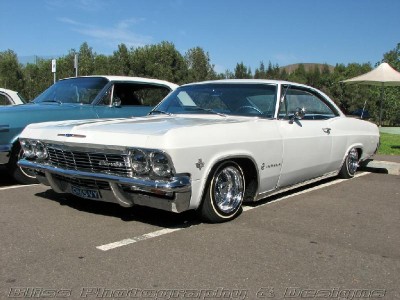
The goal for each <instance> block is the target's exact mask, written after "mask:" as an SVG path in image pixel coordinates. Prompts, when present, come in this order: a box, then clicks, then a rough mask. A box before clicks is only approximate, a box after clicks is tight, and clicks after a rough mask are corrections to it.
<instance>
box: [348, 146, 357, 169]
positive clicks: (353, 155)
mask: <svg viewBox="0 0 400 300" xmlns="http://www.w3.org/2000/svg"><path fill="white" fill-rule="evenodd" d="M357 168H358V152H357V150H356V149H355V148H353V149H351V150H350V152H349V155H348V157H347V170H349V173H350V174H355V173H356V171H357Z"/></svg>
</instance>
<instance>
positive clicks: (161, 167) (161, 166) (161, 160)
mask: <svg viewBox="0 0 400 300" xmlns="http://www.w3.org/2000/svg"><path fill="white" fill-rule="evenodd" d="M151 168H152V169H153V173H154V174H155V175H157V176H160V177H169V176H171V175H172V167H171V164H170V162H169V159H168V157H167V156H166V155H165V154H164V153H161V152H155V153H152V155H151Z"/></svg>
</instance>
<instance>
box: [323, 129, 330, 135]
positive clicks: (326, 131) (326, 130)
mask: <svg viewBox="0 0 400 300" xmlns="http://www.w3.org/2000/svg"><path fill="white" fill-rule="evenodd" d="M331 129H332V128H322V130H323V131H324V132H325V133H327V134H330V133H331Z"/></svg>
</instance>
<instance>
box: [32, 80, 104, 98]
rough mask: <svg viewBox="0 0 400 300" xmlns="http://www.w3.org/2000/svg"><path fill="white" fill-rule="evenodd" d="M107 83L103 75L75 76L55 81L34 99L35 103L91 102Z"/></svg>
mask: <svg viewBox="0 0 400 300" xmlns="http://www.w3.org/2000/svg"><path fill="white" fill-rule="evenodd" d="M107 83H108V80H107V79H106V78H103V77H77V78H70V79H64V80H60V81H58V82H56V83H55V84H53V85H52V86H51V87H49V88H48V89H47V90H45V91H44V92H43V93H42V94H40V95H39V96H38V97H36V99H34V100H33V102H35V103H45V102H56V103H60V104H61V103H78V104H79V103H81V104H91V103H92V102H93V100H94V99H95V98H96V96H97V95H98V94H99V92H100V91H101V90H102V89H103V88H104V86H105V85H106V84H107Z"/></svg>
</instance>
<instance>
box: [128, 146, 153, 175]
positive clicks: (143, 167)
mask: <svg viewBox="0 0 400 300" xmlns="http://www.w3.org/2000/svg"><path fill="white" fill-rule="evenodd" d="M130 156H131V162H132V169H133V171H134V172H135V173H136V174H138V175H144V174H146V173H148V172H149V171H150V163H149V158H148V156H147V154H146V152H144V151H142V150H139V149H135V150H133V151H132V152H131V155H130Z"/></svg>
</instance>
